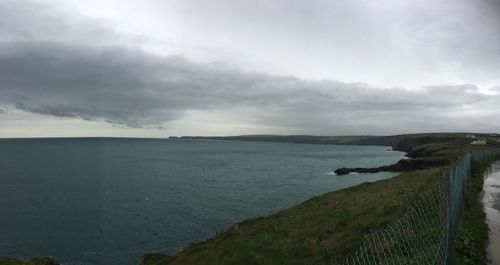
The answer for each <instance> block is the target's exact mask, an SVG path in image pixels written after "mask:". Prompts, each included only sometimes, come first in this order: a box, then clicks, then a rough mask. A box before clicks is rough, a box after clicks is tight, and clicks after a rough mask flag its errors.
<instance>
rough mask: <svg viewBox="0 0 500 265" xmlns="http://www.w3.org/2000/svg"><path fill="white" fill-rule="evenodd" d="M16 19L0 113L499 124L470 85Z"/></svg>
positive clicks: (147, 121)
mask: <svg viewBox="0 0 500 265" xmlns="http://www.w3.org/2000/svg"><path fill="white" fill-rule="evenodd" d="M13 5H14V4H13V2H0V22H1V23H0V25H5V24H3V23H4V22H5V20H6V19H10V20H9V21H10V23H11V24H12V23H14V22H12V21H21V19H20V18H12V15H10V16H11V17H10V18H5V17H4V16H3V14H6V12H7V11H9V10H8V9H9V8H10V9H12V8H15V7H16V6H15V5H14V7H13ZM18 15H20V16H22V15H23V13H22V12H21V11H18ZM1 17H3V18H1ZM46 19H47V18H46ZM50 19H52V20H54V21H56V22H58V23H60V21H57V19H58V18H57V19H56V17H50ZM19 23H21V22H19ZM33 23H34V25H35V24H36V21H35V22H33ZM54 23H55V22H54ZM60 24H62V25H64V23H60ZM16 26H17V27H20V26H19V25H17V24H15V25H11V26H9V28H5V27H1V26H0V34H1V35H0V40H1V42H0V105H1V106H3V108H0V113H2V112H4V111H3V110H5V109H7V110H8V109H11V108H17V109H20V110H23V111H27V112H32V113H38V114H44V115H50V116H56V117H67V118H77V119H83V120H96V121H105V122H108V123H113V124H117V125H121V126H127V127H135V128H136V127H146V128H149V127H151V128H152V127H158V126H160V125H162V124H163V123H166V122H169V121H173V120H176V119H180V118H182V117H183V115H184V113H185V112H186V111H187V110H202V111H212V110H216V111H222V112H224V111H226V112H228V113H230V112H231V111H232V110H234V109H238V110H240V109H241V110H243V111H241V112H238V113H241V114H239V115H242V117H241V118H242V119H246V120H248V119H251V120H252V121H253V122H254V123H255V124H258V125H272V126H281V127H288V128H292V130H293V129H294V128H295V129H296V131H297V132H309V133H316V134H343V133H364V134H370V133H391V132H412V131H439V130H468V131H477V130H495V129H498V126H497V125H494V124H493V125H492V123H494V122H495V121H496V122H498V121H499V118H498V117H499V116H498V115H500V108H499V107H498V102H500V101H499V100H500V96H498V95H486V94H483V93H481V92H480V91H479V89H478V88H477V87H476V86H475V85H470V84H465V85H449V86H446V85H443V86H433V87H427V88H424V89H422V90H419V91H414V90H406V89H404V88H374V87H370V86H368V85H366V84H362V83H342V82H334V81H322V80H316V81H313V80H303V79H298V78H295V77H293V76H271V75H266V74H261V73H248V72H242V71H239V70H238V69H232V68H230V67H227V66H224V65H221V64H220V63H197V62H193V61H189V60H187V59H185V58H183V57H182V56H167V57H161V56H156V55H152V54H150V53H148V52H145V51H143V50H141V49H139V48H133V47H127V46H125V45H120V44H115V43H110V42H106V37H105V36H106V34H103V32H108V31H107V30H92V29H88V27H89V26H88V25H87V24H85V25H80V26H79V27H78V28H79V30H80V31H82V30H83V31H84V32H86V33H89V32H97V34H96V35H95V36H96V41H86V42H82V41H78V38H79V37H81V36H82V34H81V33H78V32H77V35H76V36H77V37H72V35H71V34H74V32H73V33H72V31H70V30H66V31H64V30H63V31H62V32H63V33H65V34H62V35H64V36H65V37H64V38H63V39H58V38H57V36H56V35H54V36H52V35H50V34H47V35H43V36H45V37H43V36H40V35H37V34H38V33H36V34H35V33H33V34H30V32H31V31H30V30H28V27H22V29H23V30H22V31H18V30H17V29H16V30H9V29H12V27H16ZM54 27H56V26H55V25H54ZM50 28H52V26H51V27H50ZM34 29H35V30H40V29H39V28H37V27H34ZM46 31H49V30H46ZM15 32H21V33H22V34H21V33H19V34H17V33H15ZM109 32H111V31H109ZM89 34H90V33H89ZM110 34H112V32H111V33H110ZM103 36H104V37H103ZM86 38H87V39H88V40H90V38H88V37H86ZM75 39H76V40H77V41H74V40H75ZM263 72H265V69H263ZM291 133H293V131H291Z"/></svg>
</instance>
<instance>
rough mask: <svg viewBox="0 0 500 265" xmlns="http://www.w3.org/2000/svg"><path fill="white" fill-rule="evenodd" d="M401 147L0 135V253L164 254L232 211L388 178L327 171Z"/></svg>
mask: <svg viewBox="0 0 500 265" xmlns="http://www.w3.org/2000/svg"><path fill="white" fill-rule="evenodd" d="M402 155H404V154H403V153H401V152H394V151H388V150H387V148H386V147H373V146H371V147H370V146H364V147H363V146H333V145H306V144H285V143H259V142H238V141H194V140H191V141H188V140H185V141H182V140H175V141H172V140H146V139H92V138H88V139H36V140H1V141H0V181H1V182H0V183H1V184H0V194H2V200H0V209H1V211H0V256H15V257H21V258H30V257H34V256H41V255H43V256H47V255H49V256H52V257H54V258H55V259H56V260H58V261H59V262H62V263H64V264H66V265H76V264H79V265H82V264H91V265H107V264H113V265H115V264H123V265H132V264H136V263H137V261H138V258H139V257H140V256H141V255H143V254H144V253H147V252H154V251H160V252H166V253H171V252H173V251H174V250H175V249H176V248H179V247H181V246H184V245H186V244H188V243H190V242H193V241H201V240H204V239H207V238H209V237H211V236H213V235H214V234H215V232H216V231H218V230H221V229H224V228H227V227H228V226H230V225H231V224H233V223H234V222H237V221H240V220H242V219H246V218H250V217H257V216H262V215H265V214H269V213H271V212H274V211H277V210H279V209H283V208H286V207H289V206H292V205H294V204H297V203H300V202H301V201H304V200H306V199H308V198H310V197H312V196H316V195H320V194H323V193H325V192H329V191H333V190H337V189H341V188H345V187H349V186H352V185H356V184H359V183H362V182H365V181H375V180H379V179H384V178H388V177H391V176H394V174H392V173H377V174H357V175H348V176H336V175H335V174H334V173H333V171H334V170H335V169H336V168H338V167H340V166H347V167H354V166H361V167H375V166H381V165H386V164H391V163H394V162H396V161H397V160H399V159H400V158H401V156H402ZM332 173H333V174H332Z"/></svg>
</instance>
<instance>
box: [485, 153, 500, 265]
mask: <svg viewBox="0 0 500 265" xmlns="http://www.w3.org/2000/svg"><path fill="white" fill-rule="evenodd" d="M485 177H486V178H485V180H484V197H483V202H484V209H485V212H486V218H487V222H488V226H489V228H490V232H489V245H488V258H489V259H490V260H491V262H490V263H489V264H490V265H500V161H497V162H496V163H494V164H493V165H492V166H491V170H489V171H488V172H487V173H486V174H485Z"/></svg>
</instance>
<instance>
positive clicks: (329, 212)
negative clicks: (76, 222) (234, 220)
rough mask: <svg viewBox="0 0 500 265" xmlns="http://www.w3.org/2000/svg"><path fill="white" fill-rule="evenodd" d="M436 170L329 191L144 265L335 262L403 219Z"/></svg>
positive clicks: (148, 259) (145, 261) (150, 257)
mask: <svg viewBox="0 0 500 265" xmlns="http://www.w3.org/2000/svg"><path fill="white" fill-rule="evenodd" d="M437 172H438V170H437V169H433V170H426V171H415V172H411V173H403V174H401V175H400V176H397V177H395V178H392V179H389V180H382V181H378V182H375V183H365V184H362V185H359V186H356V187H352V188H348V189H345V190H341V191H337V192H331V193H327V194H325V195H322V196H319V197H316V198H313V199H310V200H308V201H306V202H304V203H302V204H300V205H298V206H295V207H292V208H289V209H286V210H283V211H280V212H278V213H276V214H273V215H270V216H267V217H264V218H259V219H255V220H249V221H245V222H242V223H239V224H237V225H235V226H233V227H231V228H230V229H228V230H227V231H223V232H221V233H219V234H218V235H217V236H216V237H215V238H214V239H212V240H209V241H206V242H202V243H197V244H193V245H191V246H189V247H187V248H186V249H185V250H183V251H181V252H179V253H177V254H176V255H174V256H170V257H168V256H164V255H159V254H157V255H146V256H144V257H143V258H142V262H141V265H159V264H184V265H187V264H204V265H210V264H214V265H215V264H217V265H219V264H220V265H223V264H238V265H246V264H290V265H293V264H297V265H298V264H304V265H305V264H308V265H309V264H318V265H319V264H332V262H333V264H335V263H338V262H339V261H340V260H342V259H343V258H344V256H345V255H347V254H348V253H349V252H350V251H352V250H353V249H354V248H355V247H356V246H357V245H358V244H359V242H360V241H361V240H362V234H363V233H364V232H366V231H367V230H369V229H371V228H375V227H379V226H382V225H384V224H386V223H388V222H390V221H391V220H394V219H395V218H397V217H399V216H401V214H403V213H404V211H405V209H406V206H407V205H408V203H409V202H411V201H412V200H413V199H414V198H415V197H416V196H417V195H418V193H419V191H421V190H422V189H424V188H425V187H427V186H428V185H429V184H430V183H431V182H432V180H434V179H436V177H437V175H438V174H437Z"/></svg>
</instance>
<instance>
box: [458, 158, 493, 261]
mask: <svg viewBox="0 0 500 265" xmlns="http://www.w3.org/2000/svg"><path fill="white" fill-rule="evenodd" d="M488 167H489V163H479V162H477V161H474V160H473V161H472V178H471V180H470V181H469V183H468V184H467V188H466V192H465V208H464V215H463V217H462V220H461V222H460V224H459V226H458V233H457V237H456V239H455V244H454V251H453V264H456V265H484V264H487V257H486V245H487V243H488V225H487V224H486V222H485V219H486V214H485V213H484V207H483V204H482V202H481V201H480V195H481V193H482V191H483V182H484V177H483V176H484V172H485V171H486V170H487V168H488Z"/></svg>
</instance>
